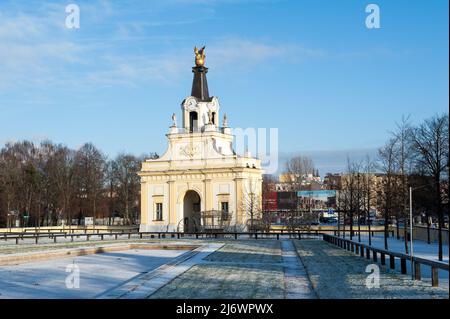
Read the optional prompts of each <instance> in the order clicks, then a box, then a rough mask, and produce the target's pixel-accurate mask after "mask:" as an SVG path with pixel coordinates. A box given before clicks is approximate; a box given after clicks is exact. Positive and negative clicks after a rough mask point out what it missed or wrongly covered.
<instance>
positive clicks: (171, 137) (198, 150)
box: [139, 58, 262, 231]
mask: <svg viewBox="0 0 450 319" xmlns="http://www.w3.org/2000/svg"><path fill="white" fill-rule="evenodd" d="M192 72H193V73H194V79H193V82H192V91H191V96H189V97H187V98H186V99H184V101H183V102H182V104H181V113H182V123H181V126H180V127H178V126H177V122H176V118H177V117H176V115H172V126H170V129H169V132H168V134H167V135H166V136H167V139H168V148H167V151H166V152H165V153H164V155H162V156H161V157H160V158H157V159H148V160H146V161H144V162H143V163H142V169H141V171H140V173H139V175H140V177H141V226H140V229H141V231H177V230H180V228H182V229H183V230H184V231H195V230H200V231H206V230H207V229H211V230H212V229H221V228H227V229H230V228H231V229H233V228H234V229H236V230H244V229H245V225H246V221H247V219H248V218H249V214H248V212H247V211H246V210H247V209H246V205H248V199H249V198H250V197H251V198H252V206H258V205H260V201H261V185H262V169H261V162H260V160H258V159H256V158H253V157H250V156H239V155H237V154H236V153H235V152H234V150H233V135H232V134H231V129H230V128H229V127H228V120H227V118H226V115H225V116H224V120H223V121H222V123H220V121H219V118H220V114H219V111H220V105H219V100H218V99H217V97H214V96H210V95H209V91H208V84H207V80H206V73H207V72H208V68H207V67H205V66H204V58H203V60H202V63H201V64H197V63H196V66H195V67H193V68H192ZM220 124H222V126H220ZM249 195H251V196H249ZM255 201H256V202H255ZM196 216H198V217H196ZM254 217H256V218H257V216H254Z"/></svg>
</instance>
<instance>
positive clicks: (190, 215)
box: [182, 190, 201, 233]
mask: <svg viewBox="0 0 450 319" xmlns="http://www.w3.org/2000/svg"><path fill="white" fill-rule="evenodd" d="M200 207H201V205H200V195H199V194H198V193H197V192H196V191H193V190H189V191H187V192H186V195H184V200H183V228H182V229H183V231H184V232H188V233H191V232H198V231H200V219H199V216H200Z"/></svg>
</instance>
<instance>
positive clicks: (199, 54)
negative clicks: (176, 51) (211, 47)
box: [194, 46, 205, 66]
mask: <svg viewBox="0 0 450 319" xmlns="http://www.w3.org/2000/svg"><path fill="white" fill-rule="evenodd" d="M194 53H195V65H196V66H204V65H205V46H203V47H202V48H201V49H200V50H199V49H197V47H194Z"/></svg>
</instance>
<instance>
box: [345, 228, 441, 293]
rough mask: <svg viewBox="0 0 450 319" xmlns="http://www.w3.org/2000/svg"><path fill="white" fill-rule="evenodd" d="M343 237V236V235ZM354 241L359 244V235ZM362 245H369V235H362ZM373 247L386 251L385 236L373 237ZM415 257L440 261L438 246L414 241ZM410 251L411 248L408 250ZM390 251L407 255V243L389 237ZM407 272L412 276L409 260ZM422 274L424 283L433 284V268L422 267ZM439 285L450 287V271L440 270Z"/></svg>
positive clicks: (377, 235)
mask: <svg viewBox="0 0 450 319" xmlns="http://www.w3.org/2000/svg"><path fill="white" fill-rule="evenodd" d="M341 237H342V235H341ZM345 238H346V239H350V237H349V234H348V233H347V234H346V236H345ZM353 241H354V242H358V235H355V236H353ZM361 243H363V244H369V236H368V234H362V233H361ZM372 246H373V247H377V248H381V249H384V234H375V236H373V237H372ZM413 247H414V256H416V257H420V258H425V259H429V260H433V261H439V259H438V244H437V243H431V244H428V243H427V242H426V241H422V240H414V241H413ZM442 248H443V262H445V263H447V264H448V260H449V259H448V245H443V247H442ZM408 249H409V248H408ZM388 250H390V251H395V252H399V253H402V254H404V253H405V242H404V240H403V238H401V239H400V240H398V239H397V237H389V239H388ZM395 262H396V269H400V260H399V259H398V258H396V260H395ZM407 271H408V274H411V264H410V262H409V260H408V261H407ZM421 273H422V278H423V280H424V281H427V282H431V267H429V266H427V265H421ZM439 280H440V282H439V285H440V286H447V287H448V285H449V275H448V271H445V270H441V269H440V270H439Z"/></svg>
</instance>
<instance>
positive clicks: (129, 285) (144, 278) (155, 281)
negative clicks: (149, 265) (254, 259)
mask: <svg viewBox="0 0 450 319" xmlns="http://www.w3.org/2000/svg"><path fill="white" fill-rule="evenodd" d="M222 246H223V244H207V245H204V246H202V247H199V248H197V249H195V250H192V251H189V252H187V253H185V254H183V255H181V256H180V257H178V258H175V259H174V260H172V261H170V262H169V263H167V264H165V265H162V266H161V267H159V268H157V269H155V270H153V271H150V272H147V273H143V274H142V275H140V276H137V277H135V278H133V279H132V280H130V281H128V282H126V283H124V284H121V285H119V286H117V287H114V288H112V289H109V290H108V291H105V292H104V293H102V294H100V295H98V296H97V297H96V298H98V299H144V298H148V297H150V296H151V295H152V294H153V293H155V292H156V291H157V290H158V289H160V288H161V287H163V286H165V285H167V284H168V283H169V282H170V281H172V280H173V279H174V278H176V277H178V276H179V275H181V274H182V273H184V272H185V271H187V270H189V269H190V268H191V267H192V266H194V265H196V264H198V263H200V262H201V261H202V259H203V258H205V257H207V256H208V255H209V254H211V253H213V252H214V251H216V250H217V249H219V248H220V247H222Z"/></svg>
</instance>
